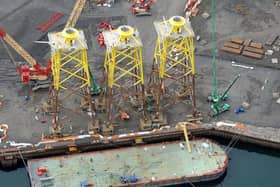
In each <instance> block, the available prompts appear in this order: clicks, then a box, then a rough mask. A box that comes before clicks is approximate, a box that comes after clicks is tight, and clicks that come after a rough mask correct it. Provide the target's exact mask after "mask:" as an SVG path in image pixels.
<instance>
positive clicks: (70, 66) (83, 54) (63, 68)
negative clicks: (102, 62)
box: [51, 28, 90, 90]
mask: <svg viewBox="0 0 280 187" xmlns="http://www.w3.org/2000/svg"><path fill="white" fill-rule="evenodd" d="M71 29H72V31H73V33H72V32H71V33H68V34H65V33H64V31H63V32H61V33H57V34H58V35H62V36H64V37H65V40H64V42H65V44H67V45H65V46H68V45H69V48H67V47H66V48H63V49H59V48H57V49H54V50H53V52H52V56H51V60H52V75H53V86H54V89H55V90H59V89H63V90H77V89H82V88H84V87H88V88H90V73H89V66H88V59H87V48H86V47H80V48H78V49H75V48H73V47H72V46H71V43H72V42H73V41H77V42H79V44H81V46H82V41H80V39H78V38H77V32H79V31H77V30H76V29H73V28H71ZM65 46H64V47H65ZM62 75H63V76H62ZM73 78H75V82H76V83H77V84H76V87H75V88H73V87H72V86H71V87H70V86H68V84H67V83H68V82H71V81H73Z"/></svg>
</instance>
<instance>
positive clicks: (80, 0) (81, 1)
mask: <svg viewBox="0 0 280 187" xmlns="http://www.w3.org/2000/svg"><path fill="white" fill-rule="evenodd" d="M86 1H87V0H77V1H76V3H75V5H74V7H73V9H72V12H71V14H70V16H69V18H68V20H67V22H66V24H65V28H69V27H75V25H76V23H77V21H78V19H79V17H80V15H81V13H82V10H83V8H84V6H85V4H86Z"/></svg>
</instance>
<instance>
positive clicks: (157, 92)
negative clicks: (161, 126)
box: [149, 16, 196, 121]
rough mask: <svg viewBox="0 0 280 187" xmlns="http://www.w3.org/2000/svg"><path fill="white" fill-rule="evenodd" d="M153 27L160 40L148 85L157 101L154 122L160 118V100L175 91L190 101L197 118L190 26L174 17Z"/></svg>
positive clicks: (187, 22)
mask: <svg viewBox="0 0 280 187" xmlns="http://www.w3.org/2000/svg"><path fill="white" fill-rule="evenodd" d="M154 26H155V29H156V32H157V35H158V38H157V42H156V47H155V52H154V61H153V66H152V73H151V75H150V81H149V90H150V92H151V93H152V94H153V95H154V98H155V100H156V101H155V107H154V108H155V116H154V117H153V120H155V119H157V120H158V118H161V116H162V113H161V109H160V100H161V96H163V95H164V94H166V93H167V92H168V91H170V90H175V93H176V97H179V98H182V97H184V98H186V97H188V98H189V99H190V100H191V102H192V115H193V116H195V115H196V102H195V62H194V41H193V38H194V32H193V30H192V27H191V24H190V22H189V21H188V20H186V19H185V18H183V17H181V16H173V17H171V18H170V19H169V20H164V21H161V22H154ZM154 85H156V87H155V86H154ZM160 121H162V120H160Z"/></svg>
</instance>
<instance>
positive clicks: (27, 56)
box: [0, 28, 37, 67]
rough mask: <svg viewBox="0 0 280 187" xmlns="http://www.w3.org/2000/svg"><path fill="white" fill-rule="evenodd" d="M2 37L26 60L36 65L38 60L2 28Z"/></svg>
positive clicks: (0, 32) (0, 30)
mask: <svg viewBox="0 0 280 187" xmlns="http://www.w3.org/2000/svg"><path fill="white" fill-rule="evenodd" d="M0 37H1V39H3V40H4V41H5V42H6V43H7V44H9V45H10V46H11V47H12V48H13V49H14V50H15V51H16V52H17V53H18V54H19V55H20V56H22V58H24V60H25V61H26V62H28V63H29V64H30V65H31V66H32V67H33V66H36V64H37V62H36V60H35V59H34V58H33V57H32V56H31V55H30V54H29V53H28V52H27V51H26V50H25V49H23V48H22V47H21V46H20V45H19V44H18V43H17V42H16V41H15V40H14V39H13V38H12V37H11V36H10V35H9V34H8V33H6V32H5V31H4V30H3V29H1V28H0Z"/></svg>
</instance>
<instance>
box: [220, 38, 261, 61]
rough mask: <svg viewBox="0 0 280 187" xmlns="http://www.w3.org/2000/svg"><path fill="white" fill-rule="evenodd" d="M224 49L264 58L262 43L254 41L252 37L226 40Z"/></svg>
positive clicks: (238, 53) (229, 51) (233, 52)
mask: <svg viewBox="0 0 280 187" xmlns="http://www.w3.org/2000/svg"><path fill="white" fill-rule="evenodd" d="M222 50H223V51H225V52H227V53H232V54H237V55H243V56H246V57H251V58H255V59H262V58H263V55H264V49H263V45H262V43H257V42H254V41H252V40H251V39H247V40H242V39H239V38H233V39H231V41H226V42H224V46H223V47H222Z"/></svg>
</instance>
